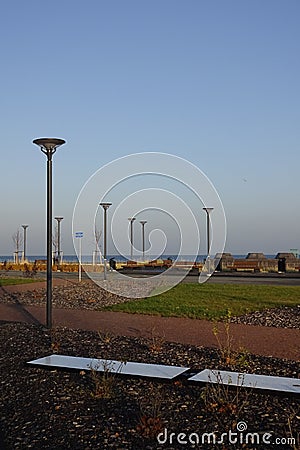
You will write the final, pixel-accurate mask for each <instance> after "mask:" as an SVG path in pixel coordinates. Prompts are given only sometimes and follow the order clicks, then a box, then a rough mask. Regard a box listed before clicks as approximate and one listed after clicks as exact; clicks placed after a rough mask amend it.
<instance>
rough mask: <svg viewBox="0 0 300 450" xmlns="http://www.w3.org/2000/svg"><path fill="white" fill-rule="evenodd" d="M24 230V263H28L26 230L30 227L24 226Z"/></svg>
mask: <svg viewBox="0 0 300 450" xmlns="http://www.w3.org/2000/svg"><path fill="white" fill-rule="evenodd" d="M22 228H23V230H24V238H23V245H24V247H23V248H24V250H23V262H25V261H26V229H27V228H28V225H22Z"/></svg>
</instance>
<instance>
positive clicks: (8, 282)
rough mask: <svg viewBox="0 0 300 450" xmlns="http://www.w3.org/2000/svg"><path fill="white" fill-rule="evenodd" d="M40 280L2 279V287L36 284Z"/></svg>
mask: <svg viewBox="0 0 300 450" xmlns="http://www.w3.org/2000/svg"><path fill="white" fill-rule="evenodd" d="M36 281H40V280H32V279H31V278H0V286H10V285H13V284H25V283H34V282H36Z"/></svg>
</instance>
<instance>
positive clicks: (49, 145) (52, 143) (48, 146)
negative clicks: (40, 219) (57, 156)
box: [33, 138, 66, 328]
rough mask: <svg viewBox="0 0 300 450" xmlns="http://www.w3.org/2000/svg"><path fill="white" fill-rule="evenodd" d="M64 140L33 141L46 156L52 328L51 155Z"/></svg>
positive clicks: (49, 316) (48, 311)
mask: <svg viewBox="0 0 300 450" xmlns="http://www.w3.org/2000/svg"><path fill="white" fill-rule="evenodd" d="M65 142H66V141H64V140H63V139H56V138H40V139H35V140H34V141H33V143H34V144H36V145H38V146H39V147H40V149H41V151H42V152H43V153H45V155H46V156H47V304H46V324H47V328H52V156H53V155H54V153H55V152H56V149H57V148H58V147H59V146H60V145H63V144H65Z"/></svg>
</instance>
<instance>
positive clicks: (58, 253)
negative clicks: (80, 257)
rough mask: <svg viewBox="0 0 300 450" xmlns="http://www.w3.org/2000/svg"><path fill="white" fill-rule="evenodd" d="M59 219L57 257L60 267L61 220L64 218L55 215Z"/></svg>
mask: <svg viewBox="0 0 300 450" xmlns="http://www.w3.org/2000/svg"><path fill="white" fill-rule="evenodd" d="M55 220H57V257H58V268H59V267H60V222H61V221H62V220H63V217H55Z"/></svg>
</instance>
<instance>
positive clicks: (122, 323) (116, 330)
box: [0, 280, 300, 361]
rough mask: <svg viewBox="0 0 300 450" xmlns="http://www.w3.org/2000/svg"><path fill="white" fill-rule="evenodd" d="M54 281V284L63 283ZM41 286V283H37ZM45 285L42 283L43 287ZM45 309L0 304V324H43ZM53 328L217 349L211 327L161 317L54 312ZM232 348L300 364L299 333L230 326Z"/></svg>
mask: <svg viewBox="0 0 300 450" xmlns="http://www.w3.org/2000/svg"><path fill="white" fill-rule="evenodd" d="M62 282H63V281H62V280H58V281H55V284H57V283H59V284H60V283H62ZM39 284H40V283H39ZM44 286H45V283H44V282H41V286H39V287H44ZM37 288H38V286H37V284H36V283H34V285H33V284H32V285H31V284H27V285H22V286H21V285H19V286H13V287H12V286H11V287H6V288H2V289H5V290H7V291H9V292H19V291H21V290H23V291H24V290H26V289H37ZM45 310H46V308H44V307H38V306H26V305H22V304H18V303H11V304H3V303H0V320H2V321H19V322H28V323H41V324H45V322H46V318H45ZM53 325H54V326H64V327H68V328H79V329H84V330H96V331H100V332H103V333H111V334H117V335H121V336H137V337H147V338H151V337H159V338H163V339H164V340H166V341H170V342H179V343H182V344H192V345H200V346H204V347H216V346H217V342H216V338H215V336H214V334H213V323H212V322H209V321H206V320H196V319H188V318H177V317H160V316H149V315H140V314H127V313H121V312H111V311H89V310H75V309H53ZM218 329H219V335H220V337H221V339H224V342H225V334H224V325H223V324H222V323H219V324H218ZM230 333H231V335H232V338H233V348H234V349H237V350H238V349H239V348H240V347H243V348H245V349H247V350H248V351H249V352H250V353H253V354H258V355H264V356H273V357H278V358H287V359H291V360H295V361H300V330H299V329H286V328H274V327H263V326H253V325H243V324H231V325H230Z"/></svg>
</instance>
